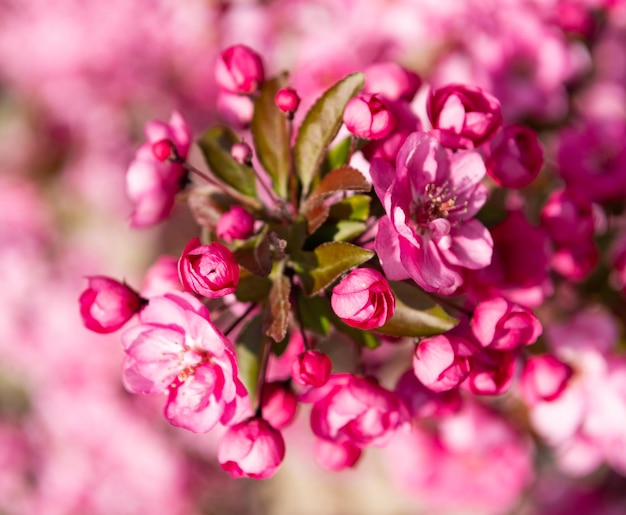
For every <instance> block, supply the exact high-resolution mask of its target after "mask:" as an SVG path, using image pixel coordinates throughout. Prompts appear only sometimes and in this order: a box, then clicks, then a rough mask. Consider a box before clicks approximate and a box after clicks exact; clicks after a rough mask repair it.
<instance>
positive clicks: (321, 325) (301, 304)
mask: <svg viewBox="0 0 626 515" xmlns="http://www.w3.org/2000/svg"><path fill="white" fill-rule="evenodd" d="M296 301H297V303H298V315H299V318H300V321H301V322H302V325H303V326H304V327H305V328H307V329H310V330H311V331H314V332H316V333H317V334H321V335H323V336H326V335H327V334H328V331H329V330H330V317H331V315H330V307H329V306H328V302H327V301H326V299H325V298H324V297H322V296H320V295H315V296H313V297H306V296H305V295H303V294H302V291H300V290H299V291H298V296H297V298H296Z"/></svg>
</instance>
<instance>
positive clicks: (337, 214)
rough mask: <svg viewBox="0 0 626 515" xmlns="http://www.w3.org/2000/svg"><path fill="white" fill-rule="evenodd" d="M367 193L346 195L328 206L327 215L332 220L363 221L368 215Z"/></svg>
mask: <svg viewBox="0 0 626 515" xmlns="http://www.w3.org/2000/svg"><path fill="white" fill-rule="evenodd" d="M371 201H372V198H371V197H370V196H369V195H352V196H351V197H346V198H344V199H342V200H340V201H339V202H337V203H335V204H333V205H332V206H331V207H330V212H329V213H328V217H329V218H332V219H333V220H355V221H358V222H365V221H366V220H367V219H368V218H369V216H370V203H371Z"/></svg>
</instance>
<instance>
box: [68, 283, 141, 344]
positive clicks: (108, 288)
mask: <svg viewBox="0 0 626 515" xmlns="http://www.w3.org/2000/svg"><path fill="white" fill-rule="evenodd" d="M87 280H88V281H89V286H88V287H87V289H86V290H85V291H84V292H83V293H82V294H81V296H80V299H79V300H78V301H79V303H80V314H81V316H82V318H83V323H84V324H85V327H86V328H87V329H91V330H92V331H95V332H96V333H112V332H113V331H117V330H118V329H119V328H120V327H122V326H123V325H124V324H125V323H126V322H128V321H129V320H130V319H131V318H132V317H133V315H134V314H135V313H137V312H139V310H140V309H142V308H143V307H144V306H145V305H146V303H147V301H146V300H145V299H142V298H141V297H140V296H139V294H138V293H137V292H136V291H135V290H133V289H131V288H129V287H128V286H126V285H125V284H122V283H120V282H118V281H116V280H114V279H110V278H108V277H103V276H92V277H87Z"/></svg>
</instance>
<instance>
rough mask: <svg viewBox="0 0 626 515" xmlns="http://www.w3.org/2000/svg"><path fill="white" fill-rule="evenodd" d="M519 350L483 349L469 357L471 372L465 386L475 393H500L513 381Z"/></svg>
mask: <svg viewBox="0 0 626 515" xmlns="http://www.w3.org/2000/svg"><path fill="white" fill-rule="evenodd" d="M518 354H519V352H518V351H517V350H512V351H511V350H492V349H490V348H486V349H483V350H482V351H480V352H477V353H476V354H473V355H472V356H471V357H470V358H469V366H470V374H469V377H468V378H467V381H466V383H464V386H467V387H468V388H469V390H470V391H471V392H472V393H473V394H475V395H499V394H501V393H504V392H506V391H507V390H508V389H509V387H510V386H511V384H512V383H513V376H514V374H515V364H516V359H517V356H518Z"/></svg>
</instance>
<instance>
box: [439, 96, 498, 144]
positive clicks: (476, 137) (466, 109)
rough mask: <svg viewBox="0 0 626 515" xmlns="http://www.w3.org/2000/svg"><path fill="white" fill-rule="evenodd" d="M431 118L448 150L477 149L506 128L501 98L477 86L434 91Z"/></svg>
mask: <svg viewBox="0 0 626 515" xmlns="http://www.w3.org/2000/svg"><path fill="white" fill-rule="evenodd" d="M427 108H428V117H429V118H430V121H431V123H432V125H433V129H435V133H436V134H437V136H438V138H439V140H440V141H441V144H442V145H443V146H445V147H448V148H453V149H458V148H468V149H470V148H475V147H478V146H480V145H482V144H483V143H485V142H486V141H488V140H489V138H491V137H492V136H493V135H494V134H495V133H496V131H497V130H498V129H499V128H500V127H501V126H502V112H501V111H500V102H499V101H498V99H497V98H495V97H494V96H492V95H490V94H489V93H487V92H486V91H484V90H482V89H481V88H479V87H477V86H468V85H465V84H450V85H448V86H444V87H442V88H439V89H436V90H433V91H432V92H431V94H430V97H429V98H428V105H427Z"/></svg>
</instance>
